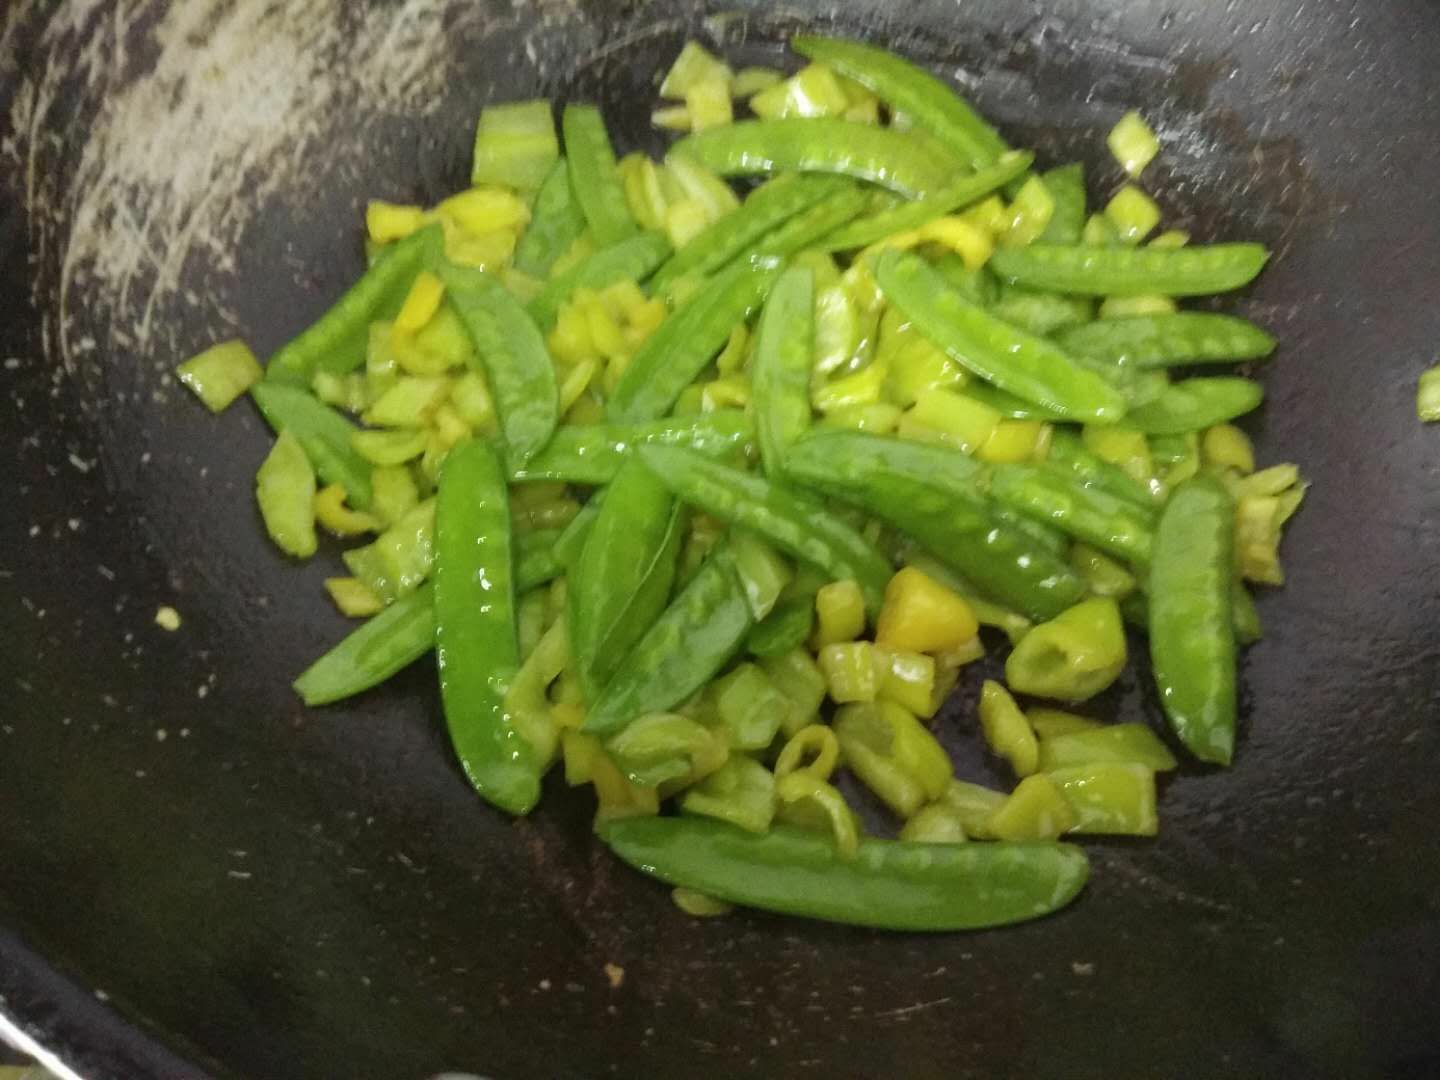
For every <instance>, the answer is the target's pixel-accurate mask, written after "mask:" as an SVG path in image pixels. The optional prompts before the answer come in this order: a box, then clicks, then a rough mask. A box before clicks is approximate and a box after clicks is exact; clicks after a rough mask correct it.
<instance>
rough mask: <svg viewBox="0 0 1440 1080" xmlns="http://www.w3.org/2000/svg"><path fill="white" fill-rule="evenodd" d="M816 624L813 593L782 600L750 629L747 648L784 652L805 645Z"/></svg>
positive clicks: (772, 653)
mask: <svg viewBox="0 0 1440 1080" xmlns="http://www.w3.org/2000/svg"><path fill="white" fill-rule="evenodd" d="M814 628H815V597H814V595H813V594H811V595H808V596H799V597H795V598H794V599H791V600H782V601H781V602H780V603H779V604H777V605H776V606H775V609H774V610H773V611H771V612H770V614H769V615H767V616H765V618H764V619H763V620H762V621H760V622H759V623H756V624H755V629H753V630H751V631H750V636H749V637H748V638H746V639H745V648H746V649H747V650H748V651H749V652H750V653H751V654H752V655H754V656H761V657H770V656H784V655H785V654H786V653H789V652H793V651H794V650H796V649H799V648H801V647H803V646H804V644H805V642H806V641H807V640H808V639H809V637H810V631H811V630H813V629H814Z"/></svg>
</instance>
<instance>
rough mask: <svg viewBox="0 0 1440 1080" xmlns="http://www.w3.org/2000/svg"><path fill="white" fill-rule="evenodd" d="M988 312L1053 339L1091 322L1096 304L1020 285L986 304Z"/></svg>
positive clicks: (1078, 359) (1078, 358)
mask: <svg viewBox="0 0 1440 1080" xmlns="http://www.w3.org/2000/svg"><path fill="white" fill-rule="evenodd" d="M987 310H988V311H989V312H990V313H991V314H992V315H995V316H996V317H997V318H1001V319H1004V320H1005V321H1006V322H1008V323H1010V324H1011V325H1012V326H1018V327H1019V328H1020V329H1021V330H1024V331H1026V332H1027V333H1030V334H1039V335H1041V336H1042V337H1054V336H1055V335H1056V333H1057V331H1061V330H1064V329H1065V328H1066V327H1069V326H1076V325H1079V324H1082V323H1088V322H1089V321H1090V320H1091V319H1093V318H1094V317H1095V303H1094V301H1093V300H1090V299H1089V298H1088V297H1084V296H1062V295H1061V294H1060V293H1051V292H1037V291H1035V290H1034V289H1022V288H1020V287H1019V286H1017V285H1006V286H1005V287H1003V288H1002V289H1001V290H1000V295H999V296H997V297H996V298H995V302H994V303H992V304H989V305H987ZM1071 356H1072V358H1073V359H1074V360H1075V361H1076V362H1077V363H1080V362H1081V361H1082V358H1081V357H1079V356H1075V355H1074V354H1073V353H1072V354H1071ZM1091 370H1092V371H1094V370H1096V369H1095V368H1091ZM1098 374H1100V375H1102V376H1103V375H1105V374H1106V372H1105V371H1099V372H1098ZM1110 381H1112V382H1113V381H1114V380H1113V379H1112V380H1110Z"/></svg>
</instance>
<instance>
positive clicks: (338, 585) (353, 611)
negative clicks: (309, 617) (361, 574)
mask: <svg viewBox="0 0 1440 1080" xmlns="http://www.w3.org/2000/svg"><path fill="white" fill-rule="evenodd" d="M325 591H326V592H328V593H329V594H330V599H331V600H332V601H334V603H335V607H336V608H337V609H338V610H339V612H340V614H341V615H346V616H348V617H350V618H352V619H363V618H366V617H368V616H370V615H378V614H379V613H380V611H381V610H382V609H383V608H384V607H385V601H383V600H382V599H380V597H379V596H377V595H376V594H375V590H373V589H371V588H370V587H369V586H368V585H366V584H365V583H364V582H363V581H361V580H360V579H359V578H353V577H339V578H326V579H325Z"/></svg>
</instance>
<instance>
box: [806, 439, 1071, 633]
mask: <svg viewBox="0 0 1440 1080" xmlns="http://www.w3.org/2000/svg"><path fill="white" fill-rule="evenodd" d="M982 473H983V471H982V469H981V466H980V465H979V464H978V463H976V462H975V461H974V460H973V459H972V458H970V457H968V456H967V455H965V454H962V453H961V452H960V451H958V450H951V449H948V448H946V447H942V446H930V445H926V444H923V443H915V442H907V441H904V440H900V439H891V438H887V437H885V436H881V435H870V434H867V433H865V432H850V431H822V430H819V429H817V430H815V431H812V432H811V433H810V434H808V435H806V436H805V437H804V438H802V439H800V440H799V441H797V442H796V443H795V444H794V445H793V446H791V447H790V449H789V451H788V452H787V453H786V455H785V474H786V476H788V477H790V478H791V479H792V480H794V481H795V482H796V483H799V484H802V485H804V486H805V487H808V488H811V489H813V490H815V491H818V492H820V493H822V494H824V495H827V496H831V497H833V498H837V499H840V500H842V501H844V502H847V503H850V504H852V505H854V506H857V507H859V508H860V509H862V510H866V511H868V512H869V513H871V514H874V515H875V516H876V517H878V518H880V519H882V520H883V521H886V522H888V523H889V524H891V525H893V526H895V527H896V528H897V529H900V530H901V531H902V532H904V533H906V534H908V535H909V536H910V537H911V538H913V539H914V540H915V541H916V542H917V543H918V544H920V546H922V547H923V548H925V549H926V550H927V551H929V552H930V554H931V555H933V556H934V557H935V558H936V559H938V560H940V561H941V562H943V563H944V564H945V565H946V566H948V567H950V568H951V569H952V570H954V571H955V572H956V573H958V574H960V575H961V576H962V577H964V578H966V579H967V580H969V581H971V582H973V583H974V585H975V586H976V587H977V588H979V589H981V590H982V591H983V592H985V593H986V594H987V595H989V596H990V597H992V598H994V599H995V600H997V601H999V602H1000V603H1002V604H1004V605H1005V606H1006V607H1009V608H1012V609H1014V610H1017V611H1021V612H1024V613H1025V614H1026V615H1028V616H1029V617H1030V618H1033V619H1039V620H1044V619H1050V618H1053V617H1054V616H1056V615H1058V614H1059V613H1060V612H1062V611H1064V610H1065V609H1066V608H1069V607H1072V606H1074V605H1075V604H1077V603H1079V602H1080V600H1081V599H1083V597H1084V596H1085V591H1086V587H1085V582H1084V580H1083V579H1082V578H1081V577H1080V575H1079V574H1077V573H1076V572H1075V570H1074V569H1072V568H1071V566H1070V565H1069V563H1068V562H1066V560H1065V559H1064V558H1063V557H1062V556H1061V555H1059V554H1057V553H1055V552H1053V551H1051V550H1049V549H1048V548H1047V547H1046V546H1045V545H1043V544H1040V543H1037V542H1036V541H1034V540H1032V539H1031V538H1030V537H1028V536H1026V535H1025V534H1024V533H1022V532H1019V531H1017V530H1016V529H1014V528H1011V527H1010V526H1007V525H1005V524H1003V523H1002V522H1000V521H999V520H997V518H996V515H995V513H994V510H993V505H992V503H991V502H990V500H989V499H988V497H987V496H986V495H985V494H984V492H983V490H982V489H981V486H980V480H981V476H982Z"/></svg>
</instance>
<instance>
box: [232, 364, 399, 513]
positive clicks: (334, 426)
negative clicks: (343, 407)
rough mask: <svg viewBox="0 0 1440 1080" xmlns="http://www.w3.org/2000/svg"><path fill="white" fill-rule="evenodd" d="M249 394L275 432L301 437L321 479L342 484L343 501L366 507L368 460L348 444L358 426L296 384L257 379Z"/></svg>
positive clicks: (367, 496)
mask: <svg viewBox="0 0 1440 1080" xmlns="http://www.w3.org/2000/svg"><path fill="white" fill-rule="evenodd" d="M250 396H251V397H252V398H254V399H255V404H256V405H257V406H258V407H259V409H260V415H261V416H263V417H264V418H265V422H266V423H267V424H269V425H270V427H271V428H273V429H274V430H275V432H276V433H277V434H278V433H280V432H282V431H289V432H291V433H293V434H294V435H295V437H296V438H297V439H299V440H300V445H301V446H303V447H304V448H305V451H306V453H307V454H308V455H309V457H310V462H311V464H312V465H314V467H315V471H316V472H317V473H319V474H320V479H322V480H324V481H325V483H327V484H340V485H341V486H343V487H344V488H345V499H346V501H347V502H349V504H350V505H351V506H353V507H354V508H355V509H357V510H364V509H366V508H367V507H369V505H370V498H371V491H370V474H371V466H370V462H368V461H366V460H365V459H364V458H363V457H361V456H360V455H359V454H357V453H356V452H355V450H354V448H353V447H352V446H351V445H350V437H351V436H352V435H354V434H355V432H356V431H358V430H360V429H359V428H357V427H356V426H355V425H354V424H352V423H351V422H350V421H349V420H347V419H345V417H344V416H342V415H340V413H338V412H336V411H335V410H334V409H332V408H330V406H328V405H326V404H325V403H324V402H323V401H321V400H320V399H319V398H317V397H316V396H315V395H314V394H312V393H310V391H308V390H304V389H301V388H300V387H297V386H285V385H282V384H279V383H272V382H258V383H256V384H255V385H254V386H252V387H251V388H250Z"/></svg>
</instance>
